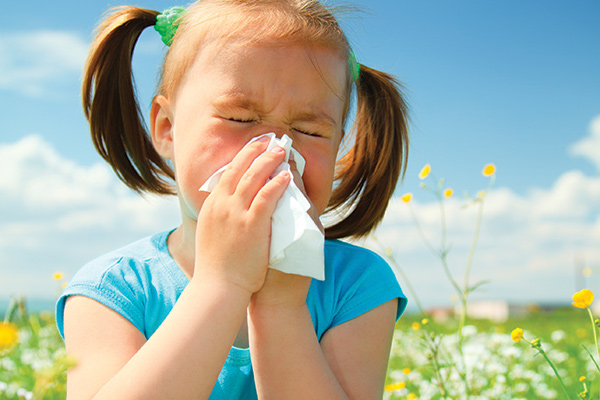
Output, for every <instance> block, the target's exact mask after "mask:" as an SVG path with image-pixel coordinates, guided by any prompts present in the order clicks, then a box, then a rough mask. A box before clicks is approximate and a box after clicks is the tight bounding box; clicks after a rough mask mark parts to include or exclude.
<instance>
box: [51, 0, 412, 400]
mask: <svg viewBox="0 0 600 400" xmlns="http://www.w3.org/2000/svg"><path fill="white" fill-rule="evenodd" d="M157 21H158V22H157ZM153 25H156V27H157V30H159V31H161V32H162V34H163V41H165V42H166V43H167V44H168V45H170V48H169V51H168V53H167V55H166V57H165V60H164V65H163V70H162V77H161V81H160V85H159V89H158V94H157V95H156V96H155V98H154V100H153V103H152V109H151V115H150V122H151V124H150V132H149V134H148V133H147V132H146V130H145V128H144V124H143V122H142V118H141V116H140V113H139V107H138V105H137V103H136V98H135V93H134V89H133V85H132V76H131V55H132V52H133V48H134V45H135V42H136V40H137V38H138V36H139V35H140V33H141V32H142V31H143V30H144V29H145V28H146V27H148V26H153ZM173 34H174V36H173ZM157 40H158V38H157ZM353 90H355V91H356V97H357V111H356V117H355V123H354V126H353V127H352V130H351V132H350V133H348V134H347V133H346V132H345V124H346V120H347V118H348V114H349V110H350V103H351V94H352V92H353ZM83 94H84V96H83V102H84V108H85V112H86V116H87V117H88V119H89V122H90V126H91V133H92V138H93V140H94V143H95V145H96V148H97V149H98V151H99V152H100V154H101V155H102V156H103V157H104V158H105V159H106V160H107V162H108V163H109V164H110V165H111V166H112V167H113V169H114V170H115V172H116V173H117V175H118V176H119V178H120V179H121V180H122V181H123V182H125V183H126V184H127V185H128V186H129V187H131V188H132V189H134V190H136V191H138V192H150V193H160V194H177V196H178V198H179V202H180V208H181V217H182V223H181V225H180V226H179V227H178V228H176V229H174V230H172V231H169V232H163V233H159V234H157V235H154V236H152V237H149V238H146V239H143V240H141V241H139V242H136V243H134V244H131V245H129V246H127V247H124V248H122V249H119V250H116V251H114V252H111V253H109V254H106V255H104V256H102V257H100V258H98V259H96V260H94V261H92V262H91V263H89V264H88V265H86V266H84V267H83V268H82V269H81V270H80V271H79V272H78V273H77V274H76V276H75V277H74V278H73V279H72V280H71V282H70V284H69V285H68V287H67V288H66V289H65V291H64V293H63V296H62V297H61V298H60V299H59V301H58V305H57V323H58V327H59V330H60V332H61V334H63V336H64V338H65V342H66V347H67V351H68V353H69V354H70V355H72V356H73V357H74V358H75V359H76V360H77V366H76V367H75V368H73V369H72V370H70V371H69V374H68V387H67V392H68V397H69V399H88V398H97V399H133V398H135V399H188V398H194V399H207V398H209V399H256V398H260V399H272V398H274V399H346V398H353V399H381V396H382V391H383V383H384V379H385V376H386V369H387V361H388V355H389V351H390V345H391V339H392V333H393V329H394V324H395V321H396V320H397V319H398V318H399V316H400V315H401V314H402V312H403V311H404V308H405V306H406V299H405V296H404V295H403V294H402V291H401V290H400V287H399V286H398V283H397V281H396V279H395V277H394V275H393V273H392V271H391V269H390V268H389V266H388V265H387V264H386V263H385V262H384V261H383V260H382V259H381V258H379V257H378V256H376V255H375V254H374V253H372V252H369V251H367V250H365V249H362V248H360V247H357V246H353V245H350V244H347V243H344V242H340V241H337V240H334V239H338V238H343V237H352V236H353V237H361V236H364V235H367V234H368V233H369V232H371V231H372V230H373V228H374V227H375V226H376V225H377V224H378V223H379V222H380V221H381V219H382V217H383V215H384V212H385V209H386V207H387V204H388V201H389V199H390V197H391V196H392V193H393V192H394V188H395V185H396V182H397V180H398V179H399V176H400V175H401V173H402V171H403V169H404V168H405V164H406V155H407V129H406V110H405V105H404V102H403V100H402V97H401V95H400V93H399V90H398V86H397V84H396V82H395V81H394V80H393V78H392V77H390V76H389V75H387V74H385V73H382V72H379V71H376V70H374V69H371V68H368V67H366V66H364V65H360V64H358V63H357V62H356V59H355V57H354V55H353V53H352V52H351V50H350V46H349V44H348V40H347V38H346V37H345V35H344V33H343V32H342V30H341V29H340V27H339V25H338V23H337V22H336V20H335V18H334V17H333V16H332V14H331V12H330V11H329V10H327V9H326V8H324V6H323V5H321V4H320V3H319V2H318V1H317V0H201V1H198V2H196V3H195V4H193V5H192V6H190V7H189V9H187V10H185V9H181V8H174V9H171V10H168V11H167V12H164V13H162V14H159V13H158V12H155V11H151V10H145V9H140V8H134V7H122V8H118V9H115V10H113V12H112V14H110V15H108V16H107V17H106V19H105V21H104V22H103V23H102V24H101V26H100V27H99V31H98V34H97V37H96V39H95V41H94V43H93V45H92V49H91V52H90V55H89V58H88V61H87V65H86V70H85V77H84V83H83ZM269 132H274V133H275V134H276V136H277V137H282V136H283V135H284V134H286V135H288V136H289V137H290V138H291V139H292V140H293V147H294V148H295V150H296V151H297V152H298V153H299V154H300V155H301V156H302V157H303V158H304V159H305V161H306V166H305V169H304V174H303V175H302V177H301V176H300V174H299V173H298V171H296V169H295V168H294V163H293V162H291V165H292V173H291V174H290V173H287V172H285V171H284V172H283V173H280V174H278V175H276V176H274V177H273V179H268V178H269V177H270V176H271V175H272V174H273V171H274V170H275V169H276V168H277V167H278V166H279V165H280V164H282V162H283V161H284V156H285V154H284V151H283V150H282V149H281V148H278V147H276V148H275V149H274V150H272V151H269V152H264V151H265V149H266V147H267V143H266V142H265V141H264V140H255V141H253V142H252V143H251V144H249V145H247V146H246V144H247V143H248V142H249V141H250V140H251V139H253V138H256V137H259V136H261V135H263V134H265V133H269ZM342 139H345V140H346V141H345V143H346V144H347V145H348V147H349V149H348V150H347V152H345V153H344V154H343V156H341V157H338V151H339V149H340V146H341V142H342ZM338 158H339V159H338ZM227 164H229V165H228V167H227V168H226V169H225V172H224V173H223V175H222V177H221V179H220V181H219V183H218V184H217V185H216V187H215V188H214V190H212V192H211V193H210V194H209V193H207V192H203V191H199V190H198V188H200V187H201V186H202V184H203V183H204V182H205V181H206V180H207V179H208V178H209V177H210V176H211V175H212V174H213V173H214V172H215V171H217V170H218V169H220V168H221V167H223V166H225V165H227ZM292 180H293V181H294V183H295V184H296V185H297V186H298V187H299V188H300V189H301V190H302V192H303V193H304V195H305V196H306V197H307V199H308V200H309V201H310V204H311V209H310V210H309V212H308V213H309V215H310V216H311V217H312V219H313V220H314V222H315V224H319V216H320V215H321V214H323V213H324V212H325V211H326V210H327V211H340V213H339V215H340V217H339V218H338V220H337V222H336V223H335V224H334V225H333V226H330V227H327V228H326V229H325V236H326V238H327V240H326V241H325V246H324V249H321V250H320V251H323V252H324V257H325V280H324V281H320V280H316V279H311V278H309V277H305V276H301V275H295V274H286V273H282V272H280V271H277V270H274V269H272V268H269V240H270V233H271V217H272V214H273V212H274V209H275V206H276V204H277V202H278V200H279V198H280V197H281V196H282V194H283V193H284V191H285V190H286V188H287V186H288V184H290V182H291V181H292ZM148 218H152V216H148Z"/></svg>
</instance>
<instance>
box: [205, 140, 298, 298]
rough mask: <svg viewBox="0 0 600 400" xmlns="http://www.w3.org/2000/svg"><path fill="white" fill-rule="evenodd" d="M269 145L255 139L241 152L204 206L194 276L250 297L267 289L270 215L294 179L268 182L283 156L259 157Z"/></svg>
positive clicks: (286, 177) (285, 177)
mask: <svg viewBox="0 0 600 400" xmlns="http://www.w3.org/2000/svg"><path fill="white" fill-rule="evenodd" d="M266 147H267V143H266V142H265V141H256V142H254V143H252V144H250V145H248V146H246V147H245V148H243V149H242V150H241V151H240V152H239V153H238V154H237V155H236V156H235V157H234V159H233V160H232V162H231V163H230V165H229V167H228V168H227V169H226V170H225V172H224V173H223V175H222V177H221V180H220V181H219V183H218V185H217V186H216V187H215V188H214V190H213V191H212V193H211V194H210V195H209V196H208V197H207V198H206V200H205V202H204V204H203V205H202V208H201V210H200V213H199V214H198V222H197V226H196V258H195V269H194V277H197V276H198V277H199V278H198V279H212V280H214V279H216V280H217V281H219V282H225V283H227V284H233V285H236V286H238V287H239V288H241V289H242V290H244V291H247V292H248V293H249V294H252V293H255V292H257V291H258V290H259V289H260V288H261V287H262V286H263V284H264V281H265V278H266V274H267V267H268V264H269V245H270V235H271V216H272V215H273V211H274V210H275V206H276V205H277V201H278V200H279V198H280V197H281V196H282V194H283V192H284V191H285V189H286V187H287V185H288V183H289V181H290V179H291V177H290V176H289V174H288V173H284V174H280V175H277V176H276V177H274V178H273V179H272V180H270V181H269V182H267V179H268V178H269V176H270V175H271V174H272V173H273V171H274V170H275V169H276V168H277V166H278V165H280V164H281V162H282V161H283V158H284V155H285V153H284V152H283V149H281V148H276V149H274V150H275V151H270V152H267V153H264V154H262V155H261V153H262V152H263V151H264V150H265V149H266ZM277 150H279V151H277Z"/></svg>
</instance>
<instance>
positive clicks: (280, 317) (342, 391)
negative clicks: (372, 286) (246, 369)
mask: <svg viewBox="0 0 600 400" xmlns="http://www.w3.org/2000/svg"><path fill="white" fill-rule="evenodd" d="M275 273H277V274H276V275H277V276H272V274H275ZM282 275H283V274H281V273H279V272H278V271H269V275H268V277H267V283H266V284H265V286H267V285H270V284H271V283H273V281H279V282H277V284H276V286H273V287H277V288H278V289H279V290H280V293H279V296H277V297H276V296H273V297H270V298H272V299H278V300H265V299H261V298H259V294H255V295H254V296H253V298H252V300H251V303H250V308H249V334H250V348H251V351H250V353H251V355H252V364H253V369H254V373H255V380H256V387H257V391H258V395H259V398H260V399H272V398H276V399H308V398H319V399H320V398H323V399H348V398H349V399H381V395H382V389H383V384H384V381H385V376H386V370H387V362H388V357H389V352H390V346H391V340H392V335H393V329H394V323H395V317H396V309H397V300H391V301H389V302H387V303H385V304H382V305H380V306H379V307H376V308H375V309H373V310H371V311H368V312H366V313H365V314H362V315H361V316H359V317H357V318H354V319H352V320H350V321H347V322H346V323H343V324H341V325H338V326H336V327H334V328H332V329H331V330H329V331H328V332H326V333H325V335H324V336H323V337H322V339H321V343H320V344H319V342H318V340H317V337H316V335H315V332H314V326H313V324H312V320H311V316H310V313H309V311H308V308H307V307H306V303H305V301H304V302H300V301H296V302H295V304H294V302H293V301H292V302H288V301H287V300H288V299H289V297H288V295H287V294H289V293H293V291H294V286H295V290H296V291H297V292H302V291H301V290H299V286H302V283H300V281H301V280H303V279H304V277H299V276H288V277H284V276H282ZM284 280H287V284H286V283H283V282H282V281H284ZM294 280H295V281H296V282H293V281H294ZM267 288H269V287H267ZM263 290H265V288H263ZM261 292H262V291H261ZM259 293H260V292H259ZM262 294H264V293H261V295H262ZM273 294H274V293H273ZM301 297H302V296H298V297H297V300H298V299H300V298H301ZM305 298H306V296H304V299H305Z"/></svg>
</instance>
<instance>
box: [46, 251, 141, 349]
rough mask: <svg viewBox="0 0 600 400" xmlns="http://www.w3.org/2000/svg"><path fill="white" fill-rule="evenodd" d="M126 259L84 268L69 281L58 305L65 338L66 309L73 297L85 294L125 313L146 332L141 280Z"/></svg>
mask: <svg viewBox="0 0 600 400" xmlns="http://www.w3.org/2000/svg"><path fill="white" fill-rule="evenodd" d="M128 264H129V262H128V261H127V260H125V259H122V258H120V259H117V260H113V261H110V262H108V263H106V260H104V262H102V261H100V260H98V261H96V262H92V263H90V264H88V265H86V266H84V267H83V268H82V269H80V270H79V271H78V272H77V273H76V274H75V276H74V277H73V279H71V280H70V281H69V283H68V284H67V286H66V288H65V289H64V291H63V292H62V294H61V296H60V297H59V299H58V301H57V303H56V325H57V328H58V331H59V332H60V335H61V336H62V337H63V339H64V309H65V303H66V300H67V298H68V297H69V296H75V295H81V296H86V297H89V298H90V299H93V300H96V301H97V302H99V303H101V304H103V305H105V306H106V307H108V308H110V309H111V310H114V311H116V312H118V313H119V314H121V315H122V316H123V317H125V318H126V319H127V320H128V321H129V322H131V323H132V324H133V325H134V326H135V327H136V328H138V329H139V330H140V332H142V333H144V328H143V327H144V317H143V314H144V311H143V299H142V298H141V297H140V290H139V289H138V290H136V289H135V288H136V286H137V287H138V288H139V279H138V278H139V277H138V276H137V274H136V273H135V269H134V268H131V267H130V265H128Z"/></svg>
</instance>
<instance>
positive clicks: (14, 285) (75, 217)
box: [0, 135, 180, 297]
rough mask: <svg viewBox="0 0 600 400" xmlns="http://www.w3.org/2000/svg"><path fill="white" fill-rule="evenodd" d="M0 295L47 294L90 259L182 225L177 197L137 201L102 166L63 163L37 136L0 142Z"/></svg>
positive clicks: (105, 167) (134, 195) (110, 172)
mask: <svg viewBox="0 0 600 400" xmlns="http://www.w3.org/2000/svg"><path fill="white" fill-rule="evenodd" d="M0 170H2V171H5V173H4V174H0V268H1V269H2V273H0V275H2V279H0V293H2V295H3V296H4V295H6V294H21V293H24V294H27V295H28V296H29V295H31V296H33V297H37V296H49V295H50V296H52V295H53V294H54V288H53V286H52V284H51V279H50V277H51V275H52V273H53V272H56V271H62V272H64V273H65V275H66V276H67V277H68V276H70V275H72V274H73V273H74V272H75V271H76V270H77V268H79V267H80V266H81V265H82V264H83V263H85V262H87V261H89V260H91V259H92V258H94V257H96V256H98V255H100V254H102V253H103V252H106V251H108V250H111V249H113V248H116V247H118V246H122V245H124V244H127V243H129V242H131V241H133V240H137V239H139V238H141V237H143V236H146V235H150V234H153V233H156V232H160V231H162V230H166V229H170V228H173V227H175V226H177V224H178V223H179V221H180V217H179V211H178V204H177V201H176V199H175V198H172V197H171V198H159V197H155V196H148V197H147V198H142V197H140V196H138V195H136V194H134V193H132V192H131V191H129V190H128V189H126V188H125V186H124V185H123V184H122V183H121V182H119V181H118V180H117V178H116V177H115V176H114V174H113V173H112V171H111V170H110V168H109V167H108V166H107V165H105V164H101V163H98V164H94V165H91V166H82V165H78V164H77V163H75V162H73V161H70V160H67V159H65V158H63V157H62V156H61V155H60V154H58V153H57V152H56V151H55V150H54V149H53V148H52V147H51V146H50V145H49V144H48V143H47V142H46V141H44V139H42V137H41V136H38V135H31V136H27V137H25V138H23V139H21V140H19V141H18V142H16V143H10V144H1V143H0Z"/></svg>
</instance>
